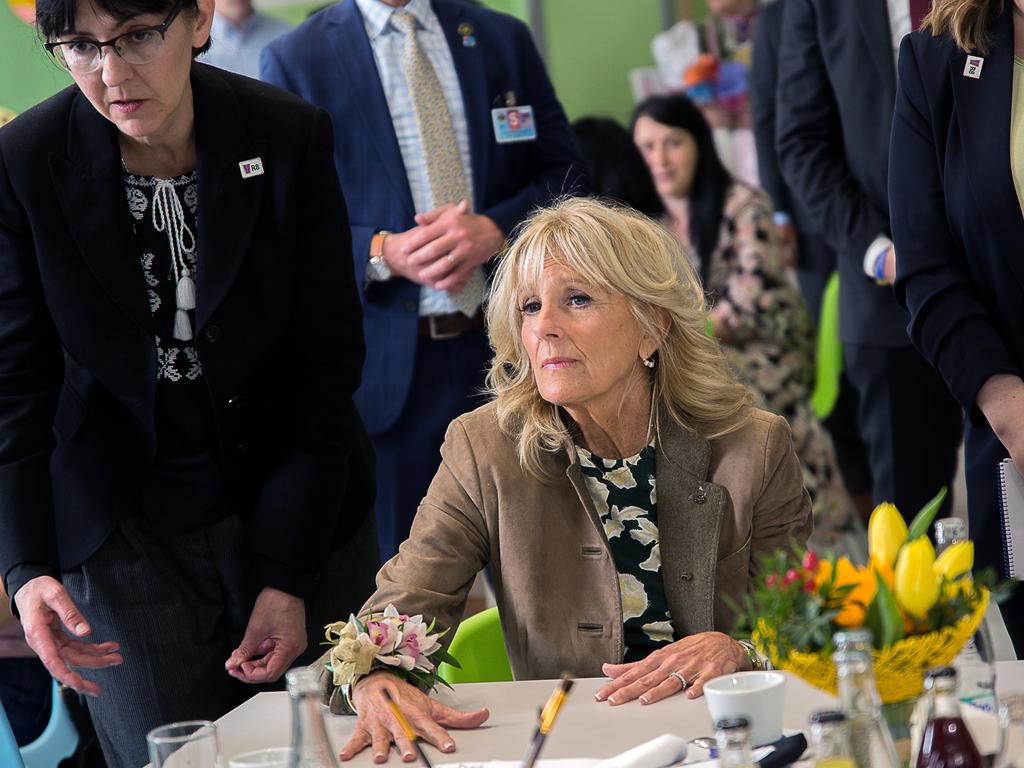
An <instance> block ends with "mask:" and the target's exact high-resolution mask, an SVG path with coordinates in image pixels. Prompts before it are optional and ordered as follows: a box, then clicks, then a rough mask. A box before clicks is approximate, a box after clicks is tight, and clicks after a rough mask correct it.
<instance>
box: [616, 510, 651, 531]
mask: <svg viewBox="0 0 1024 768" xmlns="http://www.w3.org/2000/svg"><path fill="white" fill-rule="evenodd" d="M612 509H613V512H612V514H614V515H615V516H616V517H617V518H619V520H639V519H641V518H643V517H644V516H645V515H646V514H647V512H646V511H645V510H643V509H641V508H640V507H623V508H622V509H621V510H618V511H614V510H615V507H612ZM655 532H657V529H655Z"/></svg>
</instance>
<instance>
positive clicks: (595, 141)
mask: <svg viewBox="0 0 1024 768" xmlns="http://www.w3.org/2000/svg"><path fill="white" fill-rule="evenodd" d="M572 130H573V133H575V134H576V141H577V143H579V145H580V149H581V150H582V151H583V159H584V160H586V161H587V164H588V165H589V166H590V180H591V182H593V184H594V191H595V192H596V193H597V194H598V195H599V196H600V197H604V198H607V199H610V200H614V201H616V202H619V203H623V204H624V205H628V206H629V207H630V208H633V209H634V210H637V211H640V213H644V214H646V215H648V216H652V217H655V218H657V217H658V216H661V215H662V214H664V213H665V206H664V205H662V202H661V198H660V197H659V196H658V191H657V190H656V189H655V188H654V182H653V181H652V180H651V174H650V172H649V171H648V170H647V164H646V163H645V162H644V158H643V156H642V155H641V154H640V150H639V149H637V148H636V144H634V143H633V137H632V135H630V132H629V131H627V130H626V129H625V128H623V127H622V125H620V124H619V123H618V122H617V121H616V120H612V119H611V118H608V117H581V118H580V119H579V120H577V121H576V122H574V123H573V124H572Z"/></svg>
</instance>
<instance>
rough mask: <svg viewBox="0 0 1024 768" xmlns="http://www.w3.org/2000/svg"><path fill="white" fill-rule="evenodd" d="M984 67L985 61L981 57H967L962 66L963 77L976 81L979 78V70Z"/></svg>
mask: <svg viewBox="0 0 1024 768" xmlns="http://www.w3.org/2000/svg"><path fill="white" fill-rule="evenodd" d="M983 66H985V60H984V59H983V58H981V56H968V57H967V63H966V64H964V77H971V78H974V79H975V80H977V79H978V78H980V77H981V68H982V67H983Z"/></svg>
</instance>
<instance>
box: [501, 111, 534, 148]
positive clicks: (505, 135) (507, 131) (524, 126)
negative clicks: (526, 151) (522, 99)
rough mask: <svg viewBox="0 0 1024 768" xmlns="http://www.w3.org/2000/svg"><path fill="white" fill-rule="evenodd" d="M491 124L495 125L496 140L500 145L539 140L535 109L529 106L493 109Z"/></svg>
mask: <svg viewBox="0 0 1024 768" xmlns="http://www.w3.org/2000/svg"><path fill="white" fill-rule="evenodd" d="M491 122H492V123H494V140H495V141H497V142H498V143H499V144H511V143H513V142H516V141H536V140H537V126H536V124H535V123H534V122H533V107H531V106H529V105H524V106H521V107H501V108H500V109H492V110H491Z"/></svg>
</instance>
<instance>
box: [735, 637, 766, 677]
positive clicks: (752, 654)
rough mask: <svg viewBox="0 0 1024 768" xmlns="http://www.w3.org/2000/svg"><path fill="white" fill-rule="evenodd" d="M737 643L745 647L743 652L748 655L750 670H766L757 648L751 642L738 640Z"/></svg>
mask: <svg viewBox="0 0 1024 768" xmlns="http://www.w3.org/2000/svg"><path fill="white" fill-rule="evenodd" d="M736 642H737V643H739V644H740V645H742V646H743V650H744V651H746V653H747V659H748V660H749V661H750V668H751V669H756V670H763V669H764V668H765V666H764V662H763V661H762V660H761V656H760V654H758V652H757V648H755V647H754V644H753V643H752V642H750V641H749V640H737V641H736Z"/></svg>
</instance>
